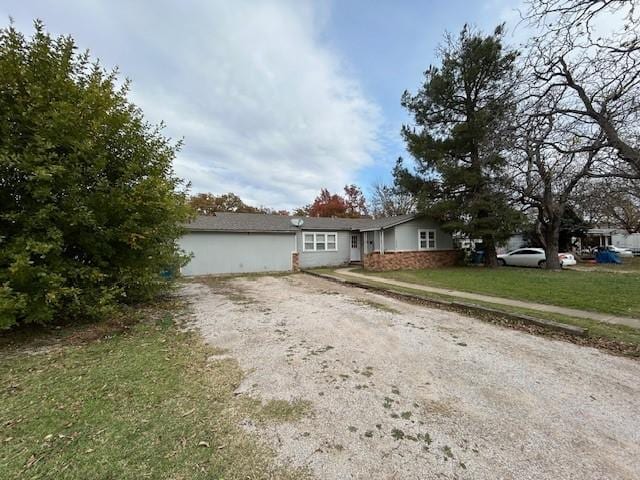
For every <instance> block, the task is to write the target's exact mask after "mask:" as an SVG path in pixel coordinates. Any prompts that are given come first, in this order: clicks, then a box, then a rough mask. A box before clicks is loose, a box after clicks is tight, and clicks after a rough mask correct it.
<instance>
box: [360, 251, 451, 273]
mask: <svg viewBox="0 0 640 480" xmlns="http://www.w3.org/2000/svg"><path fill="white" fill-rule="evenodd" d="M459 260H460V251H459V250H434V251H412V252H384V255H380V253H379V252H373V253H367V254H366V255H365V256H364V259H363V262H362V264H363V267H364V268H365V270H373V271H376V272H381V271H384V270H401V269H411V268H438V267H451V266H453V265H456V264H457V263H458V262H459Z"/></svg>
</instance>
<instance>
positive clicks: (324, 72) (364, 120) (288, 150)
mask: <svg viewBox="0 0 640 480" xmlns="http://www.w3.org/2000/svg"><path fill="white" fill-rule="evenodd" d="M519 3H520V1H519V0H484V1H468V0H447V1H440V0H431V1H425V0H414V1H409V0H406V1H391V0H389V1H384V2H383V1H380V2H371V1H367V0H334V1H321V0H317V1H314V2H311V1H309V2H307V1H303V0H291V1H287V0H255V1H251V0H233V1H231V0H201V1H184V0H182V1H175V0H162V1H160V0H153V1H152V0H147V1H141V0H140V1H132V0H129V1H126V0H117V1H115V0H103V1H98V0H76V1H67V0H57V1H55V2H53V1H45V0H42V1H39V0H30V1H24V0H4V1H3V2H2V4H1V5H0V14H1V15H2V17H3V22H4V25H6V24H8V21H9V17H12V18H13V19H14V22H15V24H16V26H17V27H18V28H20V29H21V30H22V31H23V32H26V33H28V34H30V33H31V32H32V31H33V29H32V21H33V19H34V18H39V19H41V20H43V21H44V22H45V24H46V25H47V28H48V29H49V30H50V31H51V32H52V33H54V34H56V35H57V34H70V35H72V36H73V37H74V38H75V39H76V41H77V43H78V45H79V47H80V48H82V49H85V48H88V49H90V51H91V52H92V54H93V55H94V56H95V57H98V58H99V59H100V60H101V62H102V63H103V64H104V65H105V66H108V67H114V66H118V67H119V69H120V71H121V72H122V74H123V75H124V76H126V77H128V78H130V79H131V80H132V82H133V83H132V85H133V86H132V92H131V97H132V100H133V101H134V102H135V103H136V104H138V105H139V106H140V107H142V109H143V110H144V112H145V115H146V116H147V117H148V119H149V120H151V121H152V122H155V123H157V122H160V121H161V120H163V121H164V122H165V123H166V124H167V129H166V133H167V134H168V135H169V136H171V137H172V138H176V139H179V138H182V139H184V148H183V150H182V151H181V152H180V153H179V155H178V158H177V160H176V164H175V170H176V172H177V174H178V175H179V176H181V177H182V178H185V179H186V180H188V181H190V182H191V190H192V191H193V192H213V193H216V194H220V193H225V192H234V193H237V194H239V195H240V196H241V197H242V198H243V199H244V200H245V201H246V202H248V203H250V204H254V205H264V206H268V207H273V208H293V207H296V206H300V205H304V204H307V203H310V202H311V201H312V200H313V198H314V197H315V196H316V194H317V193H318V191H319V190H320V188H321V187H327V188H329V189H330V190H332V191H338V190H340V189H341V188H342V186H344V185H345V184H347V183H357V184H359V185H361V186H362V187H363V189H365V191H367V190H369V188H370V187H371V185H372V184H373V183H374V182H378V181H383V182H384V181H389V180H390V170H391V168H392V166H393V164H394V162H395V159H396V158H397V157H398V156H401V155H402V156H405V157H406V156H407V154H406V152H405V151H404V146H403V142H402V139H401V138H400V133H399V132H400V127H401V126H402V124H403V123H406V122H407V121H408V118H407V116H406V114H405V112H404V111H403V109H402V107H401V106H400V96H401V95H402V92H403V91H404V90H405V89H409V90H412V91H415V90H416V88H417V87H418V86H419V85H420V83H421V78H422V72H423V71H424V70H425V69H426V68H427V67H428V65H429V64H430V63H432V62H434V61H435V58H434V52H435V49H436V47H437V45H438V43H439V42H440V40H441V39H442V35H443V33H444V32H445V30H447V31H450V32H458V31H459V30H460V29H461V28H462V25H463V24H464V23H465V22H469V23H472V24H474V25H476V26H478V27H480V28H483V29H493V27H495V25H496V24H498V23H499V22H501V21H505V20H512V23H511V26H512V27H513V26H514V25H515V20H516V19H517V13H516V12H515V8H516V7H517V6H518V5H519ZM516 35H517V34H516ZM514 41H515V40H514Z"/></svg>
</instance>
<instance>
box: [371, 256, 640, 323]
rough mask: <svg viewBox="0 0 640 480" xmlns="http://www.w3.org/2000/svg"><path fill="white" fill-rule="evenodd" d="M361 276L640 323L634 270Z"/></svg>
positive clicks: (469, 270)
mask: <svg viewBox="0 0 640 480" xmlns="http://www.w3.org/2000/svg"><path fill="white" fill-rule="evenodd" d="M627 271H629V270H627ZM362 273H367V274H368V275H371V276H372V277H385V278H392V279H395V280H401V281H403V282H410V283H416V284H420V285H428V286H432V287H439V288H450V289H455V290H462V291H465V292H473V293H480V294H486V295H493V296H497V297H504V298H513V299H517V300H523V301H531V302H538V303H545V304H551V305H558V306H561V307H569V308H577V309H580V310H590V311H594V312H601V313H609V314H613V315H620V316H628V317H635V318H640V271H639V272H638V273H635V272H633V273H614V272H605V271H592V272H591V271H590V272H584V271H572V270H563V271H559V272H551V271H545V270H540V269H537V268H514V267H503V268H497V269H488V268H483V267H454V268H441V269H437V268H434V269H425V270H398V271H392V272H362Z"/></svg>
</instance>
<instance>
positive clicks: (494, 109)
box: [394, 26, 522, 266]
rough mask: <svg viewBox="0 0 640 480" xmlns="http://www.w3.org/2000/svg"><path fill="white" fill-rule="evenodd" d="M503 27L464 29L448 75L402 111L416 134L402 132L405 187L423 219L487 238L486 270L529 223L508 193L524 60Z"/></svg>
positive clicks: (436, 78)
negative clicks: (508, 157) (487, 31)
mask: <svg viewBox="0 0 640 480" xmlns="http://www.w3.org/2000/svg"><path fill="white" fill-rule="evenodd" d="M503 28H504V27H503V26H499V27H497V28H496V30H495V32H494V33H493V34H492V35H488V36H483V35H482V34H480V33H477V32H474V31H473V30H472V29H470V28H469V27H468V26H465V27H464V28H463V30H462V32H461V33H460V35H459V37H458V38H457V39H453V38H451V37H447V38H446V42H445V44H444V45H443V47H442V48H441V58H442V65H441V67H435V66H431V67H430V68H429V69H428V70H427V71H426V72H425V82H424V84H423V85H422V87H421V88H420V90H419V91H418V92H417V93H416V94H415V95H411V94H410V93H408V92H406V91H405V93H404V95H403V97H402V105H403V106H404V107H405V108H406V109H407V110H408V111H409V112H410V114H411V115H412V116H413V119H414V122H415V126H412V127H410V126H407V125H405V126H403V129H402V133H403V136H404V138H405V141H406V143H407V148H408V150H409V152H410V153H411V154H412V155H413V157H414V158H415V160H416V169H415V171H409V169H407V168H406V167H405V166H404V165H403V163H402V161H399V163H398V165H397V167H396V169H395V171H394V175H395V180H396V183H397V184H398V185H400V186H401V187H403V188H404V189H406V190H408V191H410V192H412V193H414V194H415V195H416V197H417V200H418V204H417V207H418V211H419V212H422V213H426V214H428V215H430V216H432V217H434V218H436V219H438V220H440V221H442V222H443V227H444V228H445V229H447V230H448V231H451V232H460V233H462V234H464V235H466V236H468V237H470V238H481V239H482V241H483V244H484V248H485V253H486V257H485V258H486V263H487V265H489V266H495V265H497V258H496V244H498V243H499V242H501V241H503V240H506V239H507V238H508V237H509V236H510V235H511V234H512V233H513V232H514V231H515V229H516V228H517V227H518V225H519V223H520V222H521V220H522V216H521V215H520V213H519V212H518V211H516V210H515V209H513V208H512V207H511V206H510V201H509V193H508V190H507V189H506V188H503V187H502V179H503V175H504V174H505V171H506V170H505V158H504V155H503V152H504V151H505V150H506V141H505V140H506V137H507V132H508V130H509V128H508V127H509V122H510V121H511V119H512V113H513V111H514V99H513V97H514V94H513V91H514V87H515V77H516V75H515V69H514V64H515V61H516V58H517V56H518V54H517V52H515V51H512V50H508V49H505V48H504V47H503V45H502V37H503Z"/></svg>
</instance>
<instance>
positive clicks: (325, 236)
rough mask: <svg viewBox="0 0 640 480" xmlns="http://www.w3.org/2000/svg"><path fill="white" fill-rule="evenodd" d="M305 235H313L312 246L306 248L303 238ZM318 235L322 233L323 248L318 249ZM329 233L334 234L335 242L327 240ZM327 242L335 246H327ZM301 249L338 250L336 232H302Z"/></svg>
mask: <svg viewBox="0 0 640 480" xmlns="http://www.w3.org/2000/svg"><path fill="white" fill-rule="evenodd" d="M307 235H313V248H307V246H306V243H307V242H306V241H305V238H306V236H307ZM318 235H324V241H322V242H320V243H324V250H318ZM329 235H334V236H335V242H329ZM329 243H335V245H336V246H335V248H329ZM302 251H303V252H337V251H338V232H302Z"/></svg>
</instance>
